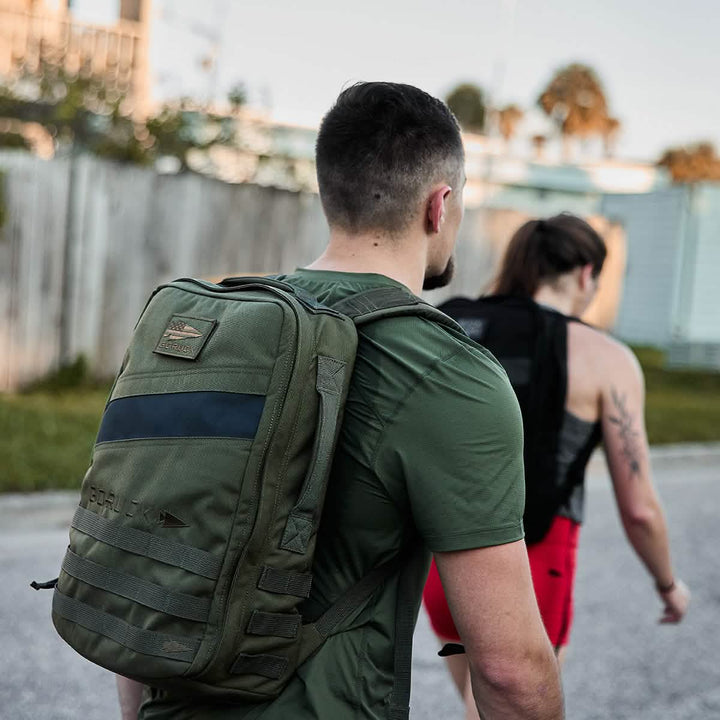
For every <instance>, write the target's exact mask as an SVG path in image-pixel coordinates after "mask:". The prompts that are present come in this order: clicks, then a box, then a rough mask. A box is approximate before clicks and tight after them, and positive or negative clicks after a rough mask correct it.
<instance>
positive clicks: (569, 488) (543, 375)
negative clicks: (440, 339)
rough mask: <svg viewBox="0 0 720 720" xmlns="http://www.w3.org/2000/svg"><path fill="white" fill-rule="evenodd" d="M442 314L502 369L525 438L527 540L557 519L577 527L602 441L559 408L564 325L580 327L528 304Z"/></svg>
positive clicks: (474, 303)
mask: <svg viewBox="0 0 720 720" xmlns="http://www.w3.org/2000/svg"><path fill="white" fill-rule="evenodd" d="M440 309H441V310H442V311H443V312H445V313H447V314H448V315H450V317H452V318H454V319H455V320H457V321H458V323H459V324H460V325H462V326H463V327H464V329H465V331H466V332H467V333H468V335H470V337H471V338H472V339H473V340H475V341H476V342H479V343H480V344H481V345H483V346H484V347H486V348H487V349H488V350H490V352H491V353H493V355H495V357H496V358H497V359H498V361H499V362H500V363H501V364H502V365H503V367H504V368H505V371H506V372H507V374H508V377H509V379H510V382H511V384H512V386H513V389H514V390H515V393H516V395H517V398H518V401H519V404H520V409H521V411H522V415H523V426H524V431H525V449H524V459H525V484H526V501H525V515H524V524H525V539H526V541H527V542H528V544H531V543H534V542H538V541H539V540H541V539H542V538H543V537H544V536H545V534H546V533H547V531H548V530H549V528H550V525H551V523H552V520H553V518H554V517H555V516H556V515H558V514H561V515H564V516H566V517H569V518H571V519H572V520H575V521H576V522H582V518H583V500H584V486H583V483H584V479H585V468H586V466H587V463H588V461H589V459H590V456H591V454H592V451H593V450H594V449H595V447H596V446H597V444H598V443H599V441H600V439H601V431H600V424H599V423H588V422H585V421H583V420H581V419H580V418H577V417H576V416H574V415H572V414H571V413H569V412H568V411H567V410H566V408H565V402H566V395H567V325H568V323H570V322H581V321H580V320H578V319H577V318H573V317H569V316H567V315H563V314H562V313H559V312H557V311H555V310H553V309H551V308H547V307H544V306H541V305H539V304H538V303H536V302H534V301H533V300H531V299H526V298H516V297H503V296H490V297H485V298H479V299H478V300H470V299H468V298H453V299H451V300H448V301H447V302H446V303H444V304H442V305H440Z"/></svg>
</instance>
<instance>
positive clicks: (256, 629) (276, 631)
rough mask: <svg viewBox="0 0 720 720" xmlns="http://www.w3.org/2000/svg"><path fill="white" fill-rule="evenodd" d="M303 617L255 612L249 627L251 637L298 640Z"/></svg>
mask: <svg viewBox="0 0 720 720" xmlns="http://www.w3.org/2000/svg"><path fill="white" fill-rule="evenodd" d="M301 620H302V618H301V616H300V615H298V614H297V613H295V614H290V613H269V612H262V611H260V610H253V612H252V615H251V616H250V622H249V623H248V626H247V632H248V634H249V635H264V636H268V635H269V636H272V637H284V638H296V637H297V636H298V632H299V631H300V623H301Z"/></svg>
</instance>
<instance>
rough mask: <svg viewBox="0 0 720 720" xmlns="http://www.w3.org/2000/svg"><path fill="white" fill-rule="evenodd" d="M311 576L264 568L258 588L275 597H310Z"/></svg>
mask: <svg viewBox="0 0 720 720" xmlns="http://www.w3.org/2000/svg"><path fill="white" fill-rule="evenodd" d="M311 585H312V575H310V574H309V573H308V574H306V573H295V572H287V571H285V570H276V569H275V568H271V567H264V568H263V569H262V573H261V574H260V579H259V580H258V584H257V586H258V588H259V589H260V590H265V591H266V592H271V593H275V594H276V595H293V596H295V597H300V598H308V597H310V586H311Z"/></svg>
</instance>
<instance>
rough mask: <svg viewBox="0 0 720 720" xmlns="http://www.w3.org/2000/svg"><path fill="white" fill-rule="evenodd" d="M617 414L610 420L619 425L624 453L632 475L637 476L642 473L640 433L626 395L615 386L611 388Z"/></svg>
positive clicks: (611, 416)
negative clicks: (634, 426)
mask: <svg viewBox="0 0 720 720" xmlns="http://www.w3.org/2000/svg"><path fill="white" fill-rule="evenodd" d="M610 395H611V397H612V401H613V405H614V406H615V414H614V415H610V418H609V419H610V422H611V423H614V424H615V425H617V426H618V432H619V433H620V439H621V440H622V443H623V447H622V454H623V457H624V458H625V459H626V460H627V463H628V466H629V467H630V475H631V476H632V477H635V475H638V474H639V473H640V452H639V447H638V438H639V436H640V433H639V432H638V431H637V430H635V429H634V428H633V417H632V415H631V414H630V412H629V411H628V409H627V406H626V401H625V396H624V395H620V393H619V392H618V391H617V390H616V389H615V388H614V387H613V388H610Z"/></svg>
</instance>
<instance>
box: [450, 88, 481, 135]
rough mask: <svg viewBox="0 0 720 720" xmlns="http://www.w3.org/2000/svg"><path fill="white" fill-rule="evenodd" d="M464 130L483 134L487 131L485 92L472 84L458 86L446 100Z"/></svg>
mask: <svg viewBox="0 0 720 720" xmlns="http://www.w3.org/2000/svg"><path fill="white" fill-rule="evenodd" d="M445 102H446V103H447V105H448V107H449V108H450V109H451V110H452V111H453V113H454V114H455V117H456V118H457V119H458V122H459V123H460V125H462V128H463V130H466V131H467V132H476V133H482V131H483V130H484V129H485V115H486V107H485V96H484V94H483V91H482V90H481V89H480V88H479V87H478V86H477V85H473V84H472V83H462V84H461V85H458V86H457V87H455V88H454V89H453V90H451V91H450V94H449V95H448V96H447V97H446V98H445Z"/></svg>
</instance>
